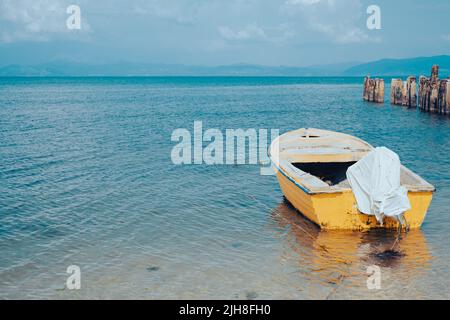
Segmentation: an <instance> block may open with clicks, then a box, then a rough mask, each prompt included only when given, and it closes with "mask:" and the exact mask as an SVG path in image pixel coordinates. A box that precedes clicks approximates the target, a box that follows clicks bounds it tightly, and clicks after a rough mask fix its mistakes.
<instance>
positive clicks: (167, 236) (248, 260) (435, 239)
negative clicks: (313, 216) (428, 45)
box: [0, 78, 450, 299]
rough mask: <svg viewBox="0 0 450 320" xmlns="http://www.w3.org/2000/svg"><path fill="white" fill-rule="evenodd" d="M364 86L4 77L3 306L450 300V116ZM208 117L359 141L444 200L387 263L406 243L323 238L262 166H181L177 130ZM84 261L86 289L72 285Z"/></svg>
mask: <svg viewBox="0 0 450 320" xmlns="http://www.w3.org/2000/svg"><path fill="white" fill-rule="evenodd" d="M387 83H389V82H388V81H387ZM361 90H362V79H359V78H76V79H70V78H62V79H56V78H47V79H46V78H40V79H39V78H26V79H19V78H9V79H7V78H3V79H1V78H0V253H1V258H0V297H1V298H7V299H8V298H28V299H32V298H62V299H77V298H89V299H91V298H125V299H128V298H144V299H160V298H169V299H176V298H193V299H197V298H199V299H203V298H211V299H217V298H222V299H234V298H240V299H247V298H256V299H275V298H276V299H285V298H286V299H312V298H318V299H339V298H352V299H361V298H368V299H377V298H388V299H390V298H398V299H403V298H413V299H420V298H437V299H442V298H446V299H448V298H450V290H449V287H450V280H449V277H448V274H447V273H448V271H450V270H449V265H450V250H449V249H448V248H449V246H450V238H449V237H448V230H450V215H449V214H448V208H449V206H450V197H449V195H450V172H449V164H450V158H449V157H448V155H449V151H450V130H449V129H450V118H448V117H447V118H446V117H440V116H437V115H432V114H427V113H423V112H420V111H416V110H411V109H406V108H403V107H398V106H390V105H389V104H384V105H376V104H370V103H365V102H363V101H361ZM387 91H389V90H387ZM387 94H388V93H387ZM194 121H203V127H204V130H206V129H207V128H218V129H221V130H223V131H225V129H227V128H232V129H233V128H234V129H236V128H243V129H247V128H269V129H270V128H275V129H280V132H281V133H283V132H286V131H289V130H293V129H296V128H300V127H316V128H324V129H329V130H336V131H342V132H346V133H349V134H353V135H356V136H358V137H360V138H362V139H364V140H366V141H368V142H369V143H371V144H372V145H375V146H386V147H388V148H390V149H392V150H394V151H396V152H397V153H398V154H399V155H400V157H401V160H402V162H403V163H404V164H405V165H406V166H407V167H409V168H410V169H412V170H413V171H415V172H417V173H418V174H420V175H421V176H422V177H424V178H425V179H426V180H428V181H429V182H430V183H432V184H433V185H435V186H436V188H437V192H436V193H435V196H434V199H433V201H432V204H431V207H430V209H429V212H428V215H427V218H426V221H425V223H424V225H423V227H422V230H420V231H411V232H410V233H409V234H408V235H406V236H404V237H403V238H402V240H401V241H400V243H399V245H398V246H396V250H398V252H397V253H398V254H383V253H384V252H385V250H389V249H391V247H392V245H393V243H394V241H395V237H396V234H395V232H386V231H373V232H365V233H360V232H321V231H319V230H318V229H317V228H316V227H315V226H314V225H313V224H311V223H310V222H308V221H307V220H305V219H304V218H302V217H301V216H300V215H298V214H297V213H296V212H295V210H293V208H292V207H290V205H288V204H287V203H285V202H284V201H283V197H282V193H281V191H280V188H279V186H278V183H277V181H276V178H275V177H273V176H261V175H260V174H259V167H258V166H257V165H217V166H206V165H188V166H176V165H173V164H172V162H171V158H170V153H171V150H172V148H173V146H174V145H175V144H176V143H174V142H171V134H172V131H173V130H174V129H176V128H187V129H189V130H190V131H191V132H192V131H193V123H194ZM69 265H78V266H79V267H80V268H81V275H82V277H81V279H82V281H81V286H82V287H81V289H80V290H68V289H64V288H65V284H66V279H67V277H68V274H67V273H66V268H67V267H68V266H69ZM370 265H378V266H380V267H381V271H382V281H381V289H380V290H369V289H368V288H367V285H366V281H367V277H368V275H367V274H366V268H367V266H370Z"/></svg>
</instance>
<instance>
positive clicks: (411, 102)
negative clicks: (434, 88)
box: [404, 77, 417, 108]
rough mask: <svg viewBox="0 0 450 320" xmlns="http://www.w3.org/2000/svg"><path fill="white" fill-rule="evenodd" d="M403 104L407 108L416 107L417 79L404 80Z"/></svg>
mask: <svg viewBox="0 0 450 320" xmlns="http://www.w3.org/2000/svg"><path fill="white" fill-rule="evenodd" d="M405 89H406V94H405V98H406V99H405V100H406V101H405V104H404V105H406V106H408V107H413V108H416V107H417V79H416V77H408V79H407V80H406V86H405Z"/></svg>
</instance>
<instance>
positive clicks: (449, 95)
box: [437, 79, 450, 114]
mask: <svg viewBox="0 0 450 320" xmlns="http://www.w3.org/2000/svg"><path fill="white" fill-rule="evenodd" d="M449 90H450V80H447V79H445V80H441V81H439V94H438V111H437V112H438V113H440V114H449V111H450V110H449V109H450V91H449Z"/></svg>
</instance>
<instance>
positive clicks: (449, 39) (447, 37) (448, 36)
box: [442, 34, 450, 41]
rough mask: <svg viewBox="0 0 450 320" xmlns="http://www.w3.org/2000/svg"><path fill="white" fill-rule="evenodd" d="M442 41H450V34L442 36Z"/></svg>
mask: <svg viewBox="0 0 450 320" xmlns="http://www.w3.org/2000/svg"><path fill="white" fill-rule="evenodd" d="M442 39H444V40H445V41H450V34H444V35H442Z"/></svg>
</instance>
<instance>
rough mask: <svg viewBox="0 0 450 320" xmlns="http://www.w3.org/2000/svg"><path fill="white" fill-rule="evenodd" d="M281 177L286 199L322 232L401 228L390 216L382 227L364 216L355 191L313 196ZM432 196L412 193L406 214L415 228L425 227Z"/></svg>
mask: <svg viewBox="0 0 450 320" xmlns="http://www.w3.org/2000/svg"><path fill="white" fill-rule="evenodd" d="M277 178H278V182H279V183H280V187H281V190H282V191H283V194H284V195H285V197H286V199H287V200H288V201H289V202H290V203H291V204H292V205H293V206H294V207H295V208H296V209H297V210H298V211H300V212H301V213H302V214H303V215H304V216H305V217H307V218H308V219H309V220H311V221H313V222H314V223H316V224H317V225H319V226H320V227H321V228H322V229H329V230H333V229H334V230H337V229H341V230H367V229H372V228H397V227H398V222H397V221H396V220H395V219H392V218H389V217H387V218H385V219H384V224H383V226H380V225H379V224H378V222H377V221H376V219H375V217H374V216H369V215H365V214H362V213H360V212H359V211H358V209H357V206H356V199H355V197H354V195H353V192H351V191H345V192H338V193H323V194H322V193H318V194H309V193H307V192H305V191H304V190H302V189H300V188H299V187H298V186H296V185H295V184H294V183H293V182H292V181H291V180H289V179H288V178H286V176H285V175H283V174H282V173H280V171H278V170H277ZM432 197H433V192H431V191H421V192H408V198H409V201H410V203H411V210H409V211H407V212H405V218H406V221H407V222H408V225H409V226H410V228H411V229H417V228H420V226H421V225H422V222H423V220H424V219H425V216H426V213H427V210H428V207H429V205H430V202H431V199H432Z"/></svg>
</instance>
